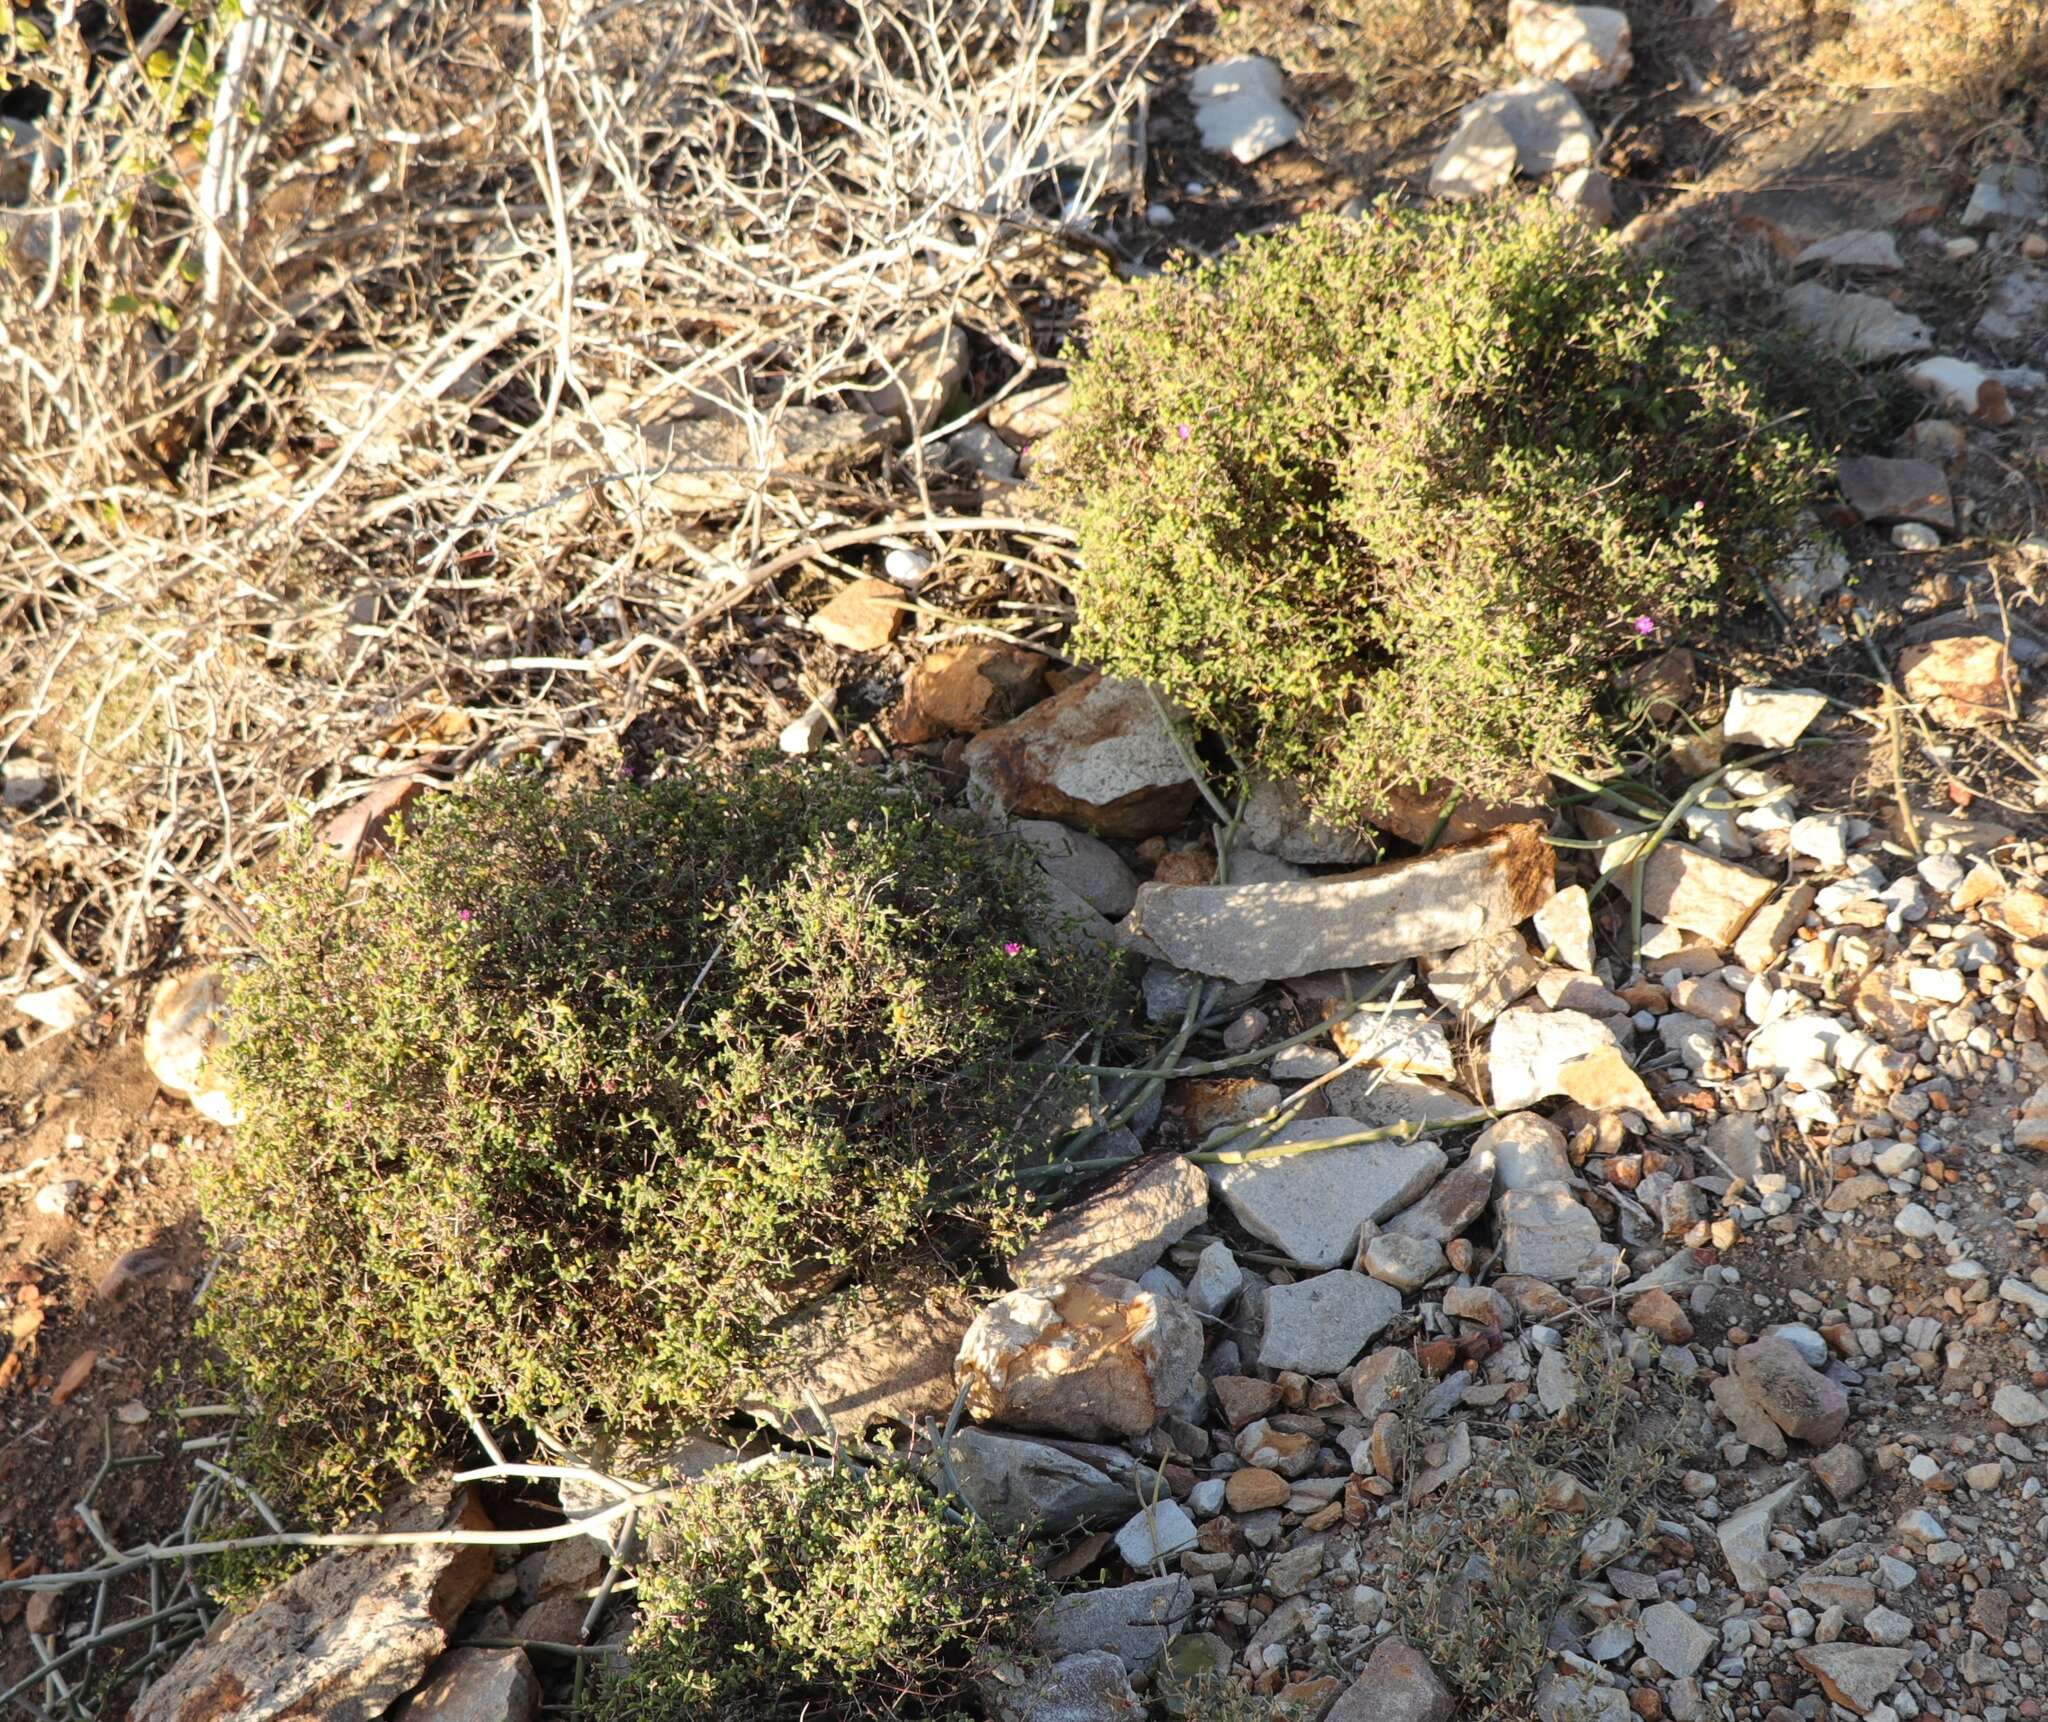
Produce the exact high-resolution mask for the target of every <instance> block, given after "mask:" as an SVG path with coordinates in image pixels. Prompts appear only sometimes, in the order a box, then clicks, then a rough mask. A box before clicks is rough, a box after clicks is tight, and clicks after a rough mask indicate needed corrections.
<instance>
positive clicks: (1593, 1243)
mask: <svg viewBox="0 0 2048 1722" xmlns="http://www.w3.org/2000/svg"><path fill="white" fill-rule="evenodd" d="M1497 1213H1498V1216H1499V1225H1500V1236H1501V1265H1502V1268H1503V1271H1505V1272H1507V1273H1511V1274H1526V1275H1528V1276H1529V1277H1530V1278H1531V1279H1538V1280H1551V1281H1557V1280H1568V1279H1572V1278H1575V1277H1576V1276H1577V1274H1578V1272H1579V1270H1580V1269H1581V1268H1582V1267H1584V1266H1585V1264H1586V1259H1587V1258H1588V1257H1589V1256H1591V1255H1592V1254H1594V1252H1595V1251H1597V1250H1598V1249H1600V1247H1601V1237H1600V1222H1599V1221H1598V1220H1596V1219H1594V1218H1593V1215H1592V1213H1591V1211H1590V1210H1589V1209H1587V1208H1586V1207H1585V1205H1584V1204H1583V1203H1581V1202H1579V1201H1578V1200H1577V1198H1575V1197H1574V1196H1573V1195H1572V1193H1571V1191H1570V1190H1568V1189H1567V1188H1565V1186H1564V1185H1562V1184H1539V1185H1537V1186H1536V1188H1534V1189H1533V1190H1508V1191H1506V1192H1504V1193H1503V1194H1502V1196H1501V1198H1500V1200H1499V1203H1498V1204H1497Z"/></svg>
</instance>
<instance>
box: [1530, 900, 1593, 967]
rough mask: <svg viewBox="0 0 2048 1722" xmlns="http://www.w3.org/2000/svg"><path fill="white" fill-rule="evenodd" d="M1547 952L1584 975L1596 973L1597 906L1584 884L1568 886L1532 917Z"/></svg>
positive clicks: (1537, 933)
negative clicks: (1594, 920) (1594, 946)
mask: <svg viewBox="0 0 2048 1722" xmlns="http://www.w3.org/2000/svg"><path fill="white" fill-rule="evenodd" d="M1531 921H1532V924H1533V925H1534V926H1535V928H1536V936H1537V937H1538V938H1539V939H1541V940H1542V941H1543V943H1544V948H1545V949H1551V948H1555V950H1556V951H1557V960H1558V961H1559V962H1561V963H1562V964H1564V966H1565V967H1566V968H1568V969H1577V970H1578V971H1579V972H1580V973H1581V974H1590V973H1592V970H1593V905H1592V902H1591V900H1590V899H1589V898H1588V897H1587V895H1586V887H1585V886H1583V885H1567V886H1566V887H1565V888H1564V889H1563V890H1562V891H1560V892H1558V893H1557V895H1556V896H1554V897H1552V898H1551V899H1550V901H1549V902H1547V903H1545V904H1544V905H1543V907H1542V908H1540V909H1538V910H1537V911H1536V913H1535V914H1534V915H1533V916H1532V917H1531Z"/></svg>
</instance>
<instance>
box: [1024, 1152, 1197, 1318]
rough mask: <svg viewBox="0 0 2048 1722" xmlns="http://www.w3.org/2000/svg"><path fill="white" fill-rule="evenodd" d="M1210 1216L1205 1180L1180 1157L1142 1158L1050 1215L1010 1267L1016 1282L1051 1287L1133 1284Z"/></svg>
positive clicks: (1167, 1155) (1195, 1167)
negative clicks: (1107, 1281) (1086, 1279)
mask: <svg viewBox="0 0 2048 1722" xmlns="http://www.w3.org/2000/svg"><path fill="white" fill-rule="evenodd" d="M1208 1214H1209V1181H1208V1179H1207V1178H1206V1177H1204V1176H1203V1174H1202V1169H1201V1168H1200V1167H1199V1166H1197V1165H1195V1164H1194V1163H1193V1162H1192V1161H1190V1160H1187V1159H1185V1158H1183V1157H1182V1156H1181V1155H1179V1154H1160V1155H1155V1156H1152V1157H1151V1158H1148V1159H1144V1160H1140V1161H1139V1162H1138V1163H1137V1164H1136V1165H1134V1166H1131V1167H1128V1168H1126V1169H1125V1170H1124V1171H1121V1172H1119V1173H1118V1174H1117V1175H1116V1176H1115V1178H1113V1179H1112V1180H1111V1181H1110V1182H1109V1183H1107V1184H1105V1185H1103V1187H1102V1188H1101V1189H1099V1190H1097V1191H1095V1192H1094V1193H1093V1194H1092V1195H1090V1196H1088V1197H1086V1198H1085V1199H1083V1200H1082V1201H1081V1202H1079V1203H1078V1204H1076V1205H1075V1206H1074V1207H1072V1208H1069V1209H1067V1210H1066V1211H1065V1212H1063V1213H1060V1214H1057V1215H1055V1216H1054V1217H1053V1218H1052V1220H1051V1221H1050V1222H1048V1224H1047V1225H1046V1226H1045V1228H1044V1229H1043V1230H1042V1231H1041V1232H1040V1233H1039V1234H1038V1236H1037V1237H1035V1238H1033V1239H1032V1240H1031V1242H1030V1243H1028V1244H1026V1245H1025V1246H1024V1248H1023V1249H1022V1250H1020V1251H1019V1252H1018V1253H1017V1256H1016V1257H1015V1259H1014V1260H1012V1261H1011V1263H1010V1279H1011V1282H1012V1283H1013V1284H1016V1285H1020V1286H1022V1285H1052V1284H1055V1283H1057V1282H1058V1281H1061V1280H1068V1279H1072V1278H1074V1277H1075V1276H1076V1275H1079V1274H1091V1273H1102V1274H1115V1275H1117V1276H1118V1277H1119V1278H1122V1279H1127V1280H1134V1279H1136V1278H1137V1277H1138V1276H1139V1275H1140V1274H1142V1273H1143V1272H1144V1271H1145V1270H1146V1269H1147V1268H1150V1267H1154V1266H1156V1265H1157V1264H1158V1262H1159V1258H1160V1257H1161V1256H1163V1255H1165V1254H1166V1251H1167V1249H1168V1247H1169V1246H1170V1245H1173V1244H1177V1243H1179V1242H1180V1240H1181V1239H1182V1238H1184V1237H1186V1236H1187V1235H1188V1233H1190V1232H1191V1231H1193V1230H1194V1229H1195V1228H1196V1227H1197V1226H1199V1225H1200V1224H1201V1223H1202V1222H1203V1220H1205V1219H1207V1218H1208Z"/></svg>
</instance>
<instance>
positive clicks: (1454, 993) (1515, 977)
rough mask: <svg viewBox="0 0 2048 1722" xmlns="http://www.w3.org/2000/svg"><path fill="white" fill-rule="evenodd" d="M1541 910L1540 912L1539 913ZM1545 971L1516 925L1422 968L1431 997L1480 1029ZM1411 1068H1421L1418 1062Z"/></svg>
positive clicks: (1448, 1070) (1449, 1071)
mask: <svg viewBox="0 0 2048 1722" xmlns="http://www.w3.org/2000/svg"><path fill="white" fill-rule="evenodd" d="M1573 889H1574V890H1577V889H1578V887H1576V886H1574V887H1573ZM1581 894H1582V895H1583V893H1581ZM1556 900H1557V899H1556V898H1552V899H1551V901H1552V902H1555V901H1556ZM1546 907H1548V905H1546ZM1541 913H1542V911H1541V910H1539V911H1538V914H1539V916H1540V915H1541ZM1542 972H1543V965H1542V964H1541V963H1540V962H1539V961H1537V959H1536V957H1535V955H1534V953H1532V952H1531V951H1530V949H1529V945H1528V941H1527V940H1525V939H1524V938H1523V937H1522V935H1521V933H1520V931H1519V930H1517V929H1516V928H1514V927H1503V928H1502V929H1501V930H1500V931H1499V932H1497V933H1489V934H1487V935H1486V937H1484V938H1482V939H1474V940H1473V941H1472V943H1471V944H1469V945H1463V946H1461V947H1459V949H1457V950H1455V951H1452V952H1451V953H1450V954H1449V955H1448V956H1443V957H1433V958H1429V959H1427V960H1425V962H1424V963H1423V967H1422V976H1423V984H1424V985H1425V986H1427V987H1428V988H1429V991H1430V996H1431V997H1433V998H1435V999H1436V1000H1437V1002H1438V1003H1440V1004H1446V1005H1449V1006H1450V1007H1451V1008H1452V1009H1453V1010H1455V1011H1460V1012H1462V1013H1463V1014H1464V1015H1465V1016H1466V1017H1468V1018H1469V1019H1470V1020H1471V1021H1472V1022H1473V1023H1474V1024H1475V1025H1476V1026H1478V1027H1482V1028H1483V1027H1484V1026H1485V1025H1486V1024H1487V1023H1490V1022H1491V1021H1493V1019H1494V1018H1495V1017H1497V1016H1499V1015H1500V1013H1501V1012H1502V1011H1504V1010H1506V1009H1507V1007H1508V1006H1509V1005H1511V1004H1513V1003H1514V1002H1515V1000H1516V999H1518V998H1520V997H1521V996H1522V995H1523V994H1524V993H1526V992H1527V991H1528V990H1529V989H1530V988H1531V987H1533V986H1534V985H1535V984H1536V981H1537V977H1538V976H1539V975H1541V974H1542ZM1446 1050H1448V1049H1446ZM1407 1068H1411V1069H1416V1070H1421V1067H1420V1066H1409V1067H1407ZM1422 1074H1424V1075H1437V1076H1450V1075H1453V1074H1455V1066H1453V1065H1451V1064H1449V1063H1448V1062H1447V1063H1446V1064H1445V1065H1444V1067H1443V1069H1442V1070H1440V1071H1431V1070H1424V1071H1422Z"/></svg>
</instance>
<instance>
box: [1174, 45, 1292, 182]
mask: <svg viewBox="0 0 2048 1722" xmlns="http://www.w3.org/2000/svg"><path fill="white" fill-rule="evenodd" d="M1285 95H1286V84H1285V82H1284V80H1283V79H1282V78H1281V76H1280V68H1279V67H1278V66H1276V65H1274V64H1273V62H1272V61H1271V60H1268V59H1266V58H1265V57H1264V56H1262V55H1258V54H1246V55H1241V56H1240V57H1238V58H1237V59H1234V60H1219V61H1216V62H1215V63H1214V64H1212V65H1207V66H1203V67H1201V68H1199V69H1198V70H1197V71H1196V73H1195V75H1194V76H1193V77H1192V78H1191V79H1189V80H1188V96H1189V99H1190V100H1191V101H1192V102H1193V104H1194V109H1195V127H1196V130H1197V131H1199V132H1200V133H1201V138H1202V147H1203V148H1204V149H1205V150H1211V151H1214V152H1215V153H1216V154H1218V155H1228V156H1230V157H1231V158H1232V159H1233V160H1236V161H1241V162H1245V163H1250V162H1255V161H1257V160H1258V159H1259V158H1260V157H1261V156H1263V155H1270V154H1271V153H1272V152H1273V151H1274V150H1276V149H1279V148H1280V147H1281V146H1282V145H1283V144H1289V143H1292V142H1293V141H1294V140H1295V138H1297V137H1298V136H1300V135H1301V121H1300V120H1298V119H1296V118H1295V117H1294V114H1293V113H1292V112H1291V111H1290V110H1289V108H1288V106H1287V103H1286V101H1285V100H1284V99H1283V98H1284V97H1285Z"/></svg>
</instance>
